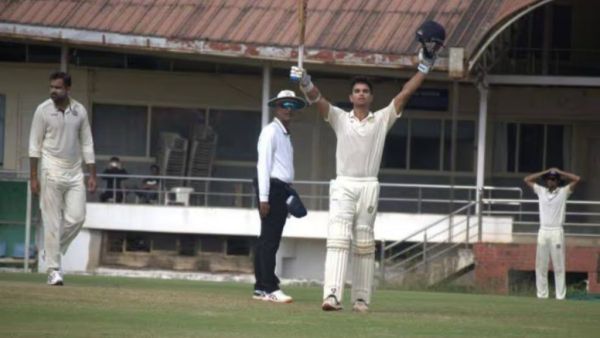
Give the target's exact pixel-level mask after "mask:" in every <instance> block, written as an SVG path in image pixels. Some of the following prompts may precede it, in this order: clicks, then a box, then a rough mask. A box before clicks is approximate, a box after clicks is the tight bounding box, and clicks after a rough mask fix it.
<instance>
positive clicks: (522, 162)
mask: <svg viewBox="0 0 600 338" xmlns="http://www.w3.org/2000/svg"><path fill="white" fill-rule="evenodd" d="M494 130H495V135H494V171H500V172H514V173H516V172H518V173H528V172H536V171H541V170H543V169H545V168H549V167H558V168H565V167H569V164H570V159H569V155H570V145H571V137H570V135H571V128H570V126H564V125H553V124H533V123H503V122H499V123H496V125H495V126H494Z"/></svg>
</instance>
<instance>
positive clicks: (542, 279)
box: [524, 168, 580, 299]
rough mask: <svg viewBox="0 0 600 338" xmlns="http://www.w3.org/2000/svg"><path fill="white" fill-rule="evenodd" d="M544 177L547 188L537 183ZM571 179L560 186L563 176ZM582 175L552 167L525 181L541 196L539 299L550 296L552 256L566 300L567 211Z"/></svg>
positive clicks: (561, 294) (537, 270)
mask: <svg viewBox="0 0 600 338" xmlns="http://www.w3.org/2000/svg"><path fill="white" fill-rule="evenodd" d="M540 177H541V178H542V179H543V180H544V183H545V185H546V186H545V187H543V186H541V185H539V184H537V183H536V180H537V179H539V178H540ZM563 178H565V179H568V180H569V181H570V182H569V183H568V184H567V185H566V186H562V187H561V186H560V185H559V184H560V181H561V179H563ZM579 180H580V177H579V176H577V175H575V174H572V173H569V172H565V171H562V170H559V169H557V168H550V169H548V170H545V171H542V172H539V173H535V174H531V175H529V176H527V177H525V179H524V181H525V183H527V185H528V186H529V187H531V188H532V189H533V192H535V194H536V195H537V196H538V199H539V210H540V229H539V232H538V237H537V249H536V255H535V284H536V289H537V297H538V298H548V258H552V267H553V268H554V281H555V285H556V299H565V296H566V293H567V290H566V287H565V233H564V230H563V224H564V223H565V211H566V205H567V199H568V198H569V195H571V193H572V192H573V190H574V189H575V186H576V185H577V183H578V182H579Z"/></svg>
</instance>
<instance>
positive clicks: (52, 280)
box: [48, 270, 63, 286]
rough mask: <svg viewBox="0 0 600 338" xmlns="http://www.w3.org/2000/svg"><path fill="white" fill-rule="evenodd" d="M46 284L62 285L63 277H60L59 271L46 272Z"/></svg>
mask: <svg viewBox="0 0 600 338" xmlns="http://www.w3.org/2000/svg"><path fill="white" fill-rule="evenodd" d="M48 285H53V286H61V285H63V278H62V275H61V273H60V271H58V270H52V272H50V273H49V274H48Z"/></svg>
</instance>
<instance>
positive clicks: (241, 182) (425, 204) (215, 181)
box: [88, 174, 523, 214]
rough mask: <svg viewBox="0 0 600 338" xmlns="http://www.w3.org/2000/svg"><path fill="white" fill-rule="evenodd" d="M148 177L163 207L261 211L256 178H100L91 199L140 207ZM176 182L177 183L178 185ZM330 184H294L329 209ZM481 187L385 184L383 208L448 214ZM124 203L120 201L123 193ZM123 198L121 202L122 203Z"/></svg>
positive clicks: (495, 193) (316, 206) (497, 191)
mask: <svg viewBox="0 0 600 338" xmlns="http://www.w3.org/2000/svg"><path fill="white" fill-rule="evenodd" d="M146 178H154V179H158V180H159V181H160V185H159V189H158V190H156V191H154V192H155V193H156V198H155V199H154V200H153V201H152V203H153V204H157V205H171V204H175V205H178V204H184V205H189V206H205V207H237V208H254V207H256V198H255V197H256V192H255V188H254V186H253V183H252V180H251V179H241V178H218V177H188V176H147V175H108V174H99V175H98V186H99V187H98V192H97V193H96V194H90V195H88V201H90V202H98V201H100V198H99V197H100V195H101V194H102V193H104V192H105V191H109V192H110V194H112V196H111V197H112V198H110V200H108V201H106V202H109V203H126V204H140V203H143V202H144V201H142V200H141V199H140V198H138V197H139V195H140V194H143V193H145V192H148V190H144V189H141V182H142V180H143V179H146ZM111 179H112V180H114V182H115V183H116V181H117V180H121V183H120V184H113V186H118V188H117V189H106V183H105V182H106V181H107V180H111ZM173 182H176V184H173ZM329 184H330V181H305V180H301V181H294V184H293V186H294V188H295V189H296V190H297V191H298V193H299V194H300V196H301V198H302V199H303V201H304V203H305V204H306V206H307V207H308V208H309V209H310V210H327V209H328V205H329ZM183 187H185V188H192V189H193V190H192V191H189V192H188V193H185V195H187V196H188V197H189V200H187V201H186V203H182V202H181V201H177V200H176V196H175V195H176V190H177V188H183ZM475 192H476V187H475V186H467V185H454V186H452V185H441V184H407V183H381V184H380V198H379V207H378V210H379V211H380V212H406V213H417V214H423V213H428V214H448V213H450V212H452V210H454V209H456V208H457V207H460V206H463V205H466V204H468V203H470V202H471V201H473V200H474V199H475V195H476V193H475ZM484 192H485V196H486V197H487V198H496V199H501V198H513V199H521V198H522V196H523V192H522V190H521V189H520V188H515V187H491V186H486V187H484ZM119 193H120V194H122V196H123V198H122V199H120V198H119V199H117V194H119ZM117 200H120V202H118V201H117Z"/></svg>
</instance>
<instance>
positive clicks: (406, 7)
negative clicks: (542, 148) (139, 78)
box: [0, 0, 542, 64]
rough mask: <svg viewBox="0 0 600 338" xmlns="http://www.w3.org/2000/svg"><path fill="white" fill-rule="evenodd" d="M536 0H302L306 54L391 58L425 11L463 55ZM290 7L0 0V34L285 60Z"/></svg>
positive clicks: (176, 0)
mask: <svg viewBox="0 0 600 338" xmlns="http://www.w3.org/2000/svg"><path fill="white" fill-rule="evenodd" d="M540 1H542V0H485V1H481V0H419V1H415V0H331V1H324V0H310V1H309V2H308V9H307V24H306V49H307V51H308V53H307V54H308V56H307V59H308V60H309V61H310V60H317V61H324V62H337V61H341V63H343V61H344V59H346V58H349V57H350V58H354V59H358V60H359V62H362V63H364V64H377V62H382V63H385V62H392V63H394V62H395V60H400V59H402V57H406V56H413V55H414V54H415V52H416V51H417V50H418V46H417V43H416V42H415V39H414V32H415V30H416V29H417V27H418V26H419V25H420V24H421V23H422V22H423V21H425V20H427V19H433V20H436V21H438V22H440V23H441V24H442V25H444V26H445V27H446V30H447V43H446V44H447V46H459V47H464V48H465V55H466V56H467V58H469V56H471V55H472V53H473V52H474V50H475V49H476V48H477V46H479V45H480V44H481V43H482V39H483V38H484V37H486V36H487V35H489V34H490V32H491V31H492V30H493V29H494V28H495V27H497V25H498V24H499V23H501V22H503V21H505V20H507V18H509V17H511V16H512V15H514V14H515V13H516V12H518V11H520V10H522V9H524V8H526V7H527V6H530V5H533V4H536V3H539V2H540ZM296 9H297V1H296V0H248V1H234V0H148V1H144V0H132V1H124V0H83V1H74V0H63V1H58V0H20V1H15V0H0V24H3V25H4V26H3V27H4V28H3V29H0V34H2V35H11V36H13V37H25V36H23V35H26V33H25V32H26V31H27V30H23V29H21V30H17V29H13V30H12V31H9V29H8V28H7V27H9V26H7V25H11V24H12V25H15V26H17V25H18V26H22V25H25V26H28V27H29V26H34V27H45V28H52V29H55V31H56V29H59V30H60V29H69V30H77V31H84V32H85V31H87V32H100V33H105V34H110V33H113V34H119V36H125V37H127V36H132V37H151V38H163V39H166V41H170V42H172V43H174V44H172V45H168V44H167V45H166V46H167V47H168V49H170V50H173V51H176V50H177V46H186V48H191V49H193V48H195V47H194V46H198V45H199V43H200V44H201V46H202V48H199V50H198V52H200V53H202V52H203V51H204V52H206V51H209V50H213V49H214V50H216V51H220V52H221V53H223V55H228V54H231V56H235V54H236V53H238V54H240V55H238V56H242V57H243V56H244V55H246V56H249V57H257V58H261V57H263V56H264V57H265V58H267V56H269V55H267V56H265V53H267V54H269V53H270V55H272V56H274V58H279V59H286V58H288V59H290V60H291V59H293V58H294V57H295V54H294V48H295V47H296V44H297V42H298V33H297V32H298V24H297V18H296ZM30 32H31V30H30ZM40 32H42V31H38V33H37V34H41V33H40ZM57 32H58V33H57V34H59V33H60V34H59V36H58V37H56V36H54V37H53V38H54V39H58V40H60V39H61V38H63V39H64V36H66V35H64V34H63V32H61V31H57ZM42 33H43V32H42ZM29 38H31V36H29ZM69 39H70V41H71V42H72V43H76V42H77V41H76V40H77V39H76V38H74V37H70V38H69ZM88 42H89V41H88ZM102 43H104V44H107V39H105V38H102ZM147 45H148V46H150V45H151V43H150V40H148V42H147ZM152 47H154V48H160V46H152ZM261 48H262V49H261ZM265 48H271V49H268V50H267V49H265ZM347 53H350V54H347ZM349 55H350V56H349ZM400 63H402V62H400Z"/></svg>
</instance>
